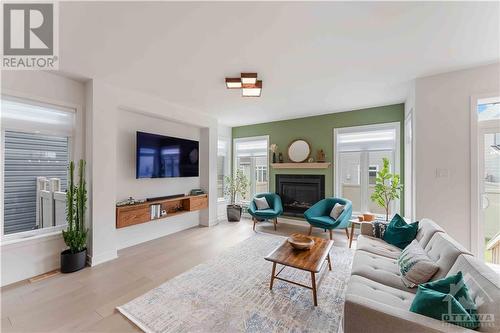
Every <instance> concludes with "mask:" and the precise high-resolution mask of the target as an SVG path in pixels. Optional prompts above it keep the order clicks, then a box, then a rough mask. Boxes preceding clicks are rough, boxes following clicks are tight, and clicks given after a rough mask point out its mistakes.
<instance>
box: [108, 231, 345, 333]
mask: <svg viewBox="0 0 500 333" xmlns="http://www.w3.org/2000/svg"><path fill="white" fill-rule="evenodd" d="M284 240H285V238H284V237H279V236H271V235H266V234H257V235H255V236H252V237H251V238H249V239H247V240H245V241H243V242H242V243H240V244H238V245H237V246H235V247H233V248H231V249H229V250H227V251H225V252H224V253H223V254H222V255H220V256H218V257H215V258H213V259H211V260H209V261H207V262H205V263H203V264H201V265H198V266H196V267H194V268H193V269H191V270H189V271H187V272H185V273H183V274H181V275H178V276H176V277H175V278H173V279H171V280H169V281H167V282H166V283H164V284H162V285H161V286H159V287H158V288H155V289H153V290H151V291H149V292H147V293H146V294H144V295H142V296H140V297H138V298H136V299H134V300H132V301H131V302H129V303H127V304H125V305H122V306H120V307H118V310H119V311H120V312H121V313H122V314H124V315H125V316H126V317H127V318H128V319H130V320H131V321H132V322H134V323H135V324H136V325H137V326H139V327H140V328H141V329H142V330H144V331H145V332H338V331H339V329H340V327H341V322H342V317H343V307H344V295H345V290H346V287H347V282H348V280H349V274H350V271H351V264H352V257H353V252H352V250H351V249H347V248H339V247H335V246H334V247H333V248H332V251H331V259H332V265H333V267H332V271H328V270H326V271H323V272H322V273H320V275H321V274H323V275H322V277H321V278H320V280H319V281H320V282H319V287H318V306H317V307H314V306H313V300H312V292H311V290H309V289H305V288H302V287H298V286H295V285H292V284H289V283H285V282H282V281H279V280H275V282H274V287H273V290H272V291H270V290H269V280H270V276H271V268H272V264H271V263H270V262H268V261H266V260H264V257H265V256H266V255H267V254H269V253H270V252H271V251H272V250H273V249H274V248H275V247H277V246H278V245H280V244H281V243H282V242H283V241H284ZM280 267H281V266H280V265H278V269H279V268H280ZM280 276H282V277H284V278H287V279H291V280H294V281H299V282H301V283H304V284H306V285H310V284H311V282H310V274H309V273H306V272H303V271H299V270H296V269H293V268H285V269H284V270H283V272H281V274H280ZM318 277H319V276H318ZM317 279H318V278H317Z"/></svg>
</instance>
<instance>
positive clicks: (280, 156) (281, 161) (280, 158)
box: [278, 153, 283, 163]
mask: <svg viewBox="0 0 500 333" xmlns="http://www.w3.org/2000/svg"><path fill="white" fill-rule="evenodd" d="M278 159H279V162H280V163H283V153H280V154H279V156H278Z"/></svg>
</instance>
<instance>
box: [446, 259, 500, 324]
mask: <svg viewBox="0 0 500 333" xmlns="http://www.w3.org/2000/svg"><path fill="white" fill-rule="evenodd" d="M460 271H461V272H462V273H463V275H464V281H465V284H466V285H467V288H468V289H469V293H470V295H471V297H472V300H473V301H474V303H476V306H477V313H478V314H479V321H480V325H479V329H478V331H480V332H500V306H498V303H499V302H500V275H498V274H497V273H496V272H494V271H493V270H492V269H491V268H490V267H488V266H487V265H486V264H485V263H483V262H481V261H480V260H479V259H477V258H475V257H473V256H471V255H466V254H461V255H459V256H458V258H457V260H456V261H455V263H454V264H453V266H452V267H451V269H450V271H449V273H448V274H449V275H453V274H456V273H458V272H460Z"/></svg>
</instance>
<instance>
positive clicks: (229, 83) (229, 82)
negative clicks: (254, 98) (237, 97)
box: [226, 77, 241, 89]
mask: <svg viewBox="0 0 500 333" xmlns="http://www.w3.org/2000/svg"><path fill="white" fill-rule="evenodd" d="M226 87H227V89H241V79H240V78H239V77H237V78H226Z"/></svg>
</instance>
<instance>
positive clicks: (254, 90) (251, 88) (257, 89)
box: [241, 81, 262, 97]
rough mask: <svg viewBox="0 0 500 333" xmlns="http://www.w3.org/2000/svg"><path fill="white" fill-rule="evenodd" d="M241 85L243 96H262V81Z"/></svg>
mask: <svg viewBox="0 0 500 333" xmlns="http://www.w3.org/2000/svg"><path fill="white" fill-rule="evenodd" d="M241 87H242V89H241V96H243V97H260V94H261V92H262V81H257V82H255V84H242V86H241Z"/></svg>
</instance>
